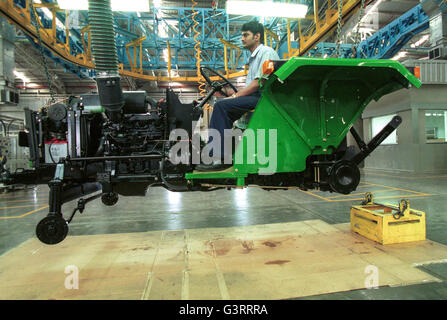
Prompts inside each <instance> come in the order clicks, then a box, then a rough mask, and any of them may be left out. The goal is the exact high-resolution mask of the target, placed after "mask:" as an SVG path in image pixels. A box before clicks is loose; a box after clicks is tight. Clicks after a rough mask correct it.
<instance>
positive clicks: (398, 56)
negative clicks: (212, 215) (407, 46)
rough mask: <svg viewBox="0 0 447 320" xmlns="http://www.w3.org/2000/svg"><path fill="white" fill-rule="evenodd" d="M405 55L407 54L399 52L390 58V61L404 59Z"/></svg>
mask: <svg viewBox="0 0 447 320" xmlns="http://www.w3.org/2000/svg"><path fill="white" fill-rule="evenodd" d="M407 54H408V52H406V51H400V52H398V53H397V54H396V55H395V56H394V57H392V58H391V59H390V60H399V59H400V58H403V57H406V56H407Z"/></svg>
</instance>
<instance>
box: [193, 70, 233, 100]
mask: <svg viewBox="0 0 447 320" xmlns="http://www.w3.org/2000/svg"><path fill="white" fill-rule="evenodd" d="M204 70H208V71H210V72H211V73H213V74H215V75H216V76H218V77H219V78H221V79H222V80H223V81H224V83H223V84H221V83H219V82H216V81H211V79H210V78H209V77H208V76H207V75H206V73H205V72H204ZM200 74H201V75H202V77H203V78H205V80H206V82H207V83H208V84H209V85H210V86H211V87H212V88H214V89H215V91H219V92H220V93H222V94H223V95H224V96H226V97H228V94H226V93H225V91H223V90H222V88H223V87H225V86H230V87H231V89H233V90H234V92H237V89H236V87H235V86H234V85H233V84H232V83H231V82H230V81H228V79H227V78H225V77H224V76H223V75H221V74H220V73H219V72H217V71H215V70H213V69H211V68H208V67H200Z"/></svg>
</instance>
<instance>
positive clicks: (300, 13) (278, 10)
mask: <svg viewBox="0 0 447 320" xmlns="http://www.w3.org/2000/svg"><path fill="white" fill-rule="evenodd" d="M227 13H228V14H240V15H248V16H258V17H282V18H304V17H305V16H306V13H307V6H306V5H304V4H295V3H280V2H272V1H233V0H229V1H227Z"/></svg>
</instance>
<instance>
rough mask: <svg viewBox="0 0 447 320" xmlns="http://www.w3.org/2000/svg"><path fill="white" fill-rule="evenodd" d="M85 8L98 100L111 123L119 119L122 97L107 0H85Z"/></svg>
mask: <svg viewBox="0 0 447 320" xmlns="http://www.w3.org/2000/svg"><path fill="white" fill-rule="evenodd" d="M88 5H89V9H88V18H89V24H90V28H91V37H92V52H93V58H94V60H95V66H96V72H97V77H96V84H97V87H98V95H99V101H100V103H101V106H103V107H104V108H105V109H106V110H107V111H108V116H109V117H110V118H111V119H112V120H113V119H116V118H119V115H120V112H121V109H122V108H123V105H124V98H123V90H122V88H121V83H120V76H119V73H118V57H117V55H116V43H115V31H114V27H113V13H112V8H111V5H110V0H89V1H88Z"/></svg>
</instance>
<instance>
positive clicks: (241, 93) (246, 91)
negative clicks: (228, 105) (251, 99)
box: [232, 79, 259, 98]
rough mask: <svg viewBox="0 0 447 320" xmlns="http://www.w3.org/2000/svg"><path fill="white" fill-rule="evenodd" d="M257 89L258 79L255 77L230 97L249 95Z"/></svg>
mask: <svg viewBox="0 0 447 320" xmlns="http://www.w3.org/2000/svg"><path fill="white" fill-rule="evenodd" d="M258 90H259V83H258V79H255V80H253V81H252V82H251V83H250V84H249V85H248V86H246V87H245V88H243V89H241V90H239V91H238V92H236V93H235V94H233V96H232V98H238V97H244V96H249V95H251V94H253V93H255V92H256V91H258Z"/></svg>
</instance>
